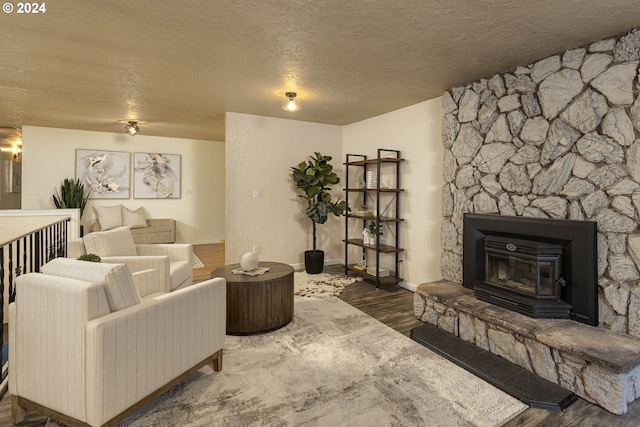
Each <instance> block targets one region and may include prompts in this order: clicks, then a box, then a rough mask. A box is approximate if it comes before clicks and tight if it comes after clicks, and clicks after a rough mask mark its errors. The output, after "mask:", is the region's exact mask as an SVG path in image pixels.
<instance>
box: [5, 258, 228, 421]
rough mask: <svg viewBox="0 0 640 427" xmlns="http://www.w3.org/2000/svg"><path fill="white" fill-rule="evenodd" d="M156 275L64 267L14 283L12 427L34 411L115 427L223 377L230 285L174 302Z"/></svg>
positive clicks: (193, 290) (217, 282)
mask: <svg viewBox="0 0 640 427" xmlns="http://www.w3.org/2000/svg"><path fill="white" fill-rule="evenodd" d="M154 276H155V277H157V272H156V270H146V271H144V272H140V273H138V278H137V279H136V278H134V277H132V275H131V273H130V272H129V271H128V268H127V267H126V266H124V265H122V264H105V263H91V262H85V261H77V260H72V259H65V258H58V259H55V260H53V261H51V262H50V263H48V264H46V265H45V266H43V267H42V272H41V273H29V274H25V275H22V276H19V277H18V278H17V279H16V292H17V297H16V300H15V302H13V303H12V304H10V305H9V366H10V368H9V392H10V393H11V394H12V396H13V397H12V398H13V402H12V421H13V422H14V423H19V422H21V421H22V420H23V419H24V416H25V414H26V410H33V411H36V412H38V413H41V414H43V415H46V416H49V417H51V418H52V419H54V420H56V421H59V422H61V423H63V424H66V425H69V426H80V425H82V426H87V425H89V426H94V427H95V426H103V425H115V424H116V423H117V422H119V421H121V420H123V419H124V418H126V416H128V415H129V414H131V413H132V412H134V411H135V410H136V409H137V408H140V407H141V406H142V405H143V404H145V403H147V402H149V401H151V400H153V399H154V398H156V397H157V396H159V395H160V394H161V393H163V392H164V391H166V390H167V389H168V388H170V387H172V386H173V385H175V384H177V383H179V382H180V381H182V380H183V379H184V378H186V377H187V376H188V375H190V374H191V373H192V372H195V371H196V370H198V369H200V368H201V367H202V366H204V365H206V364H208V365H211V367H212V368H213V369H214V371H219V370H220V369H221V368H222V351H223V350H222V349H223V346H224V341H225V329H226V283H225V281H224V280H223V279H211V280H208V281H205V282H202V283H198V284H196V285H193V286H189V287H187V288H184V289H180V290H178V291H175V292H170V293H166V292H159V291H158V289H155V290H154V289H149V292H148V293H147V294H146V295H145V296H143V297H141V296H140V292H139V290H138V288H136V286H135V285H134V284H133V283H134V282H135V283H136V285H138V286H139V285H141V284H143V285H145V286H150V287H152V286H153V283H158V282H157V280H154Z"/></svg>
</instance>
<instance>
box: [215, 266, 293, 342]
mask: <svg viewBox="0 0 640 427" xmlns="http://www.w3.org/2000/svg"><path fill="white" fill-rule="evenodd" d="M259 266H260V267H269V271H267V272H266V273H264V274H262V275H260V276H247V275H246V274H233V273H232V271H233V270H235V269H236V268H240V264H230V265H226V266H224V267H220V268H216V269H215V270H213V271H212V272H211V278H214V277H222V278H224V279H225V280H226V281H227V334H228V335H253V334H262V333H265V332H271V331H275V330H276V329H280V328H282V327H283V326H285V325H286V324H288V323H289V322H291V320H292V319H293V267H291V266H290V265H287V264H282V263H279V262H260V265H259Z"/></svg>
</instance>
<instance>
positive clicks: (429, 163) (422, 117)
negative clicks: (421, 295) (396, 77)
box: [342, 97, 444, 290]
mask: <svg viewBox="0 0 640 427" xmlns="http://www.w3.org/2000/svg"><path fill="white" fill-rule="evenodd" d="M441 104H442V98H441V97H440V98H436V99H433V100H430V101H425V102H422V103H419V104H416V105H413V106H410V107H406V108H403V109H400V110H396V111H393V112H391V113H388V114H384V115H381V116H378V117H374V118H371V119H368V120H364V121H362V122H358V123H354V124H351V125H347V126H344V127H343V128H342V142H343V146H342V152H343V158H344V156H346V154H366V155H368V156H370V157H375V156H376V150H377V149H378V148H387V149H393V150H400V152H401V155H402V157H403V158H404V159H405V161H404V162H403V163H402V165H401V168H400V170H401V176H400V179H401V181H400V182H401V187H402V188H404V189H405V191H404V192H403V193H402V194H401V202H400V215H399V216H400V217H401V218H404V219H405V221H404V222H403V223H402V224H401V226H400V246H401V247H402V248H404V249H405V251H404V253H403V254H402V256H403V257H404V263H401V264H400V276H401V277H402V278H404V280H405V283H404V286H405V287H407V288H409V289H412V290H414V289H415V286H417V285H419V284H421V283H425V282H430V281H434V280H439V279H440V278H441V274H440V253H441V250H440V227H441V224H442V213H441V208H440V194H441V191H442V186H443V184H444V179H443V174H442V157H443V154H444V149H443V147H442V107H441ZM381 204H382V203H381ZM353 207H354V206H353V205H352V208H353ZM352 237H355V236H352ZM384 238H387V237H386V236H383V239H384ZM383 241H384V240H383ZM382 258H383V259H384V257H382ZM389 259H391V260H392V261H391V262H392V263H393V258H392V257H391V256H389ZM381 266H382V267H386V266H385V264H384V262H383V261H381Z"/></svg>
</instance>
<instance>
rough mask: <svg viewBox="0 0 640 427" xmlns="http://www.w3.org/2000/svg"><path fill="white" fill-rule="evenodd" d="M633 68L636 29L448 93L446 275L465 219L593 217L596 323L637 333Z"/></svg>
mask: <svg viewBox="0 0 640 427" xmlns="http://www.w3.org/2000/svg"><path fill="white" fill-rule="evenodd" d="M639 63H640V30H633V31H631V32H629V33H627V34H624V35H621V36H618V37H612V38H609V39H606V40H602V41H599V42H595V43H592V44H591V45H588V46H582V47H578V48H575V49H571V50H568V51H566V52H563V53H560V54H558V55H554V56H552V57H549V58H545V59H542V60H540V61H537V62H535V63H533V64H530V65H526V66H520V67H517V68H516V69H514V70H511V71H509V72H505V73H502V74H496V75H494V76H492V77H490V78H487V79H483V80H480V81H477V82H473V83H469V84H467V85H464V86H459V87H454V88H452V89H450V90H448V91H447V92H445V94H444V96H443V100H442V106H443V123H442V141H443V145H444V147H445V154H444V168H443V170H444V180H445V185H444V187H443V190H442V214H443V224H442V240H441V241H442V257H441V272H442V277H443V278H444V279H447V280H450V281H452V282H456V283H460V284H462V283H463V252H464V251H466V250H467V248H464V251H463V222H464V216H465V214H467V213H472V214H496V215H498V214H499V215H503V216H519V217H528V218H545V219H568V220H572V221H592V222H596V223H597V235H596V240H597V267H596V271H595V277H596V278H597V293H598V298H597V300H596V302H595V304H596V305H597V318H598V322H597V323H596V324H597V325H598V326H599V327H601V328H606V329H609V330H612V331H616V332H620V333H624V334H628V335H630V336H633V337H638V338H640V232H639V230H638V224H640V132H639V129H640V86H639V85H638V81H639V80H638V65H639ZM588 304H589V305H590V306H593V301H589V303H588ZM574 309H575V307H574ZM574 320H578V319H575V318H574Z"/></svg>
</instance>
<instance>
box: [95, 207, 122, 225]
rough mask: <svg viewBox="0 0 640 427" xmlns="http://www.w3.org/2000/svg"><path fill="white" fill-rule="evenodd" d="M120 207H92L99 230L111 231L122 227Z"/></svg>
mask: <svg viewBox="0 0 640 427" xmlns="http://www.w3.org/2000/svg"><path fill="white" fill-rule="evenodd" d="M121 206H122V205H116V206H94V207H93V209H94V210H95V211H96V218H97V220H98V225H99V226H100V230H111V229H112V228H116V227H121V226H122V207H121Z"/></svg>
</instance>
